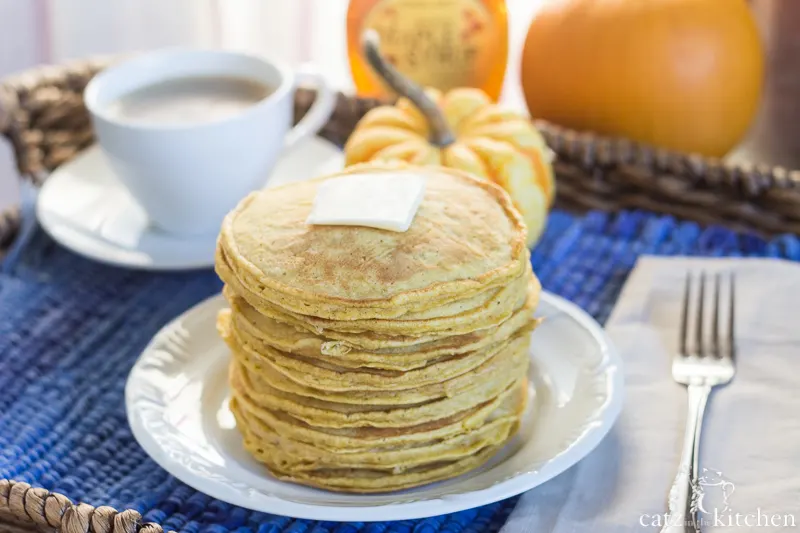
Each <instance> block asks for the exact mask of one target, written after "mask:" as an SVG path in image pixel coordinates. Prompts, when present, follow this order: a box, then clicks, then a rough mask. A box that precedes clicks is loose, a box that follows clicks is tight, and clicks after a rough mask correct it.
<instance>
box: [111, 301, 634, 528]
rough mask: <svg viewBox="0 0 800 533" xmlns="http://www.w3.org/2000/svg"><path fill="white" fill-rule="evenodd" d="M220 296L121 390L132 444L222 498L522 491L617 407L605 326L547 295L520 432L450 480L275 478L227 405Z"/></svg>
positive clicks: (152, 348) (246, 501)
mask: <svg viewBox="0 0 800 533" xmlns="http://www.w3.org/2000/svg"><path fill="white" fill-rule="evenodd" d="M224 306H225V302H224V300H223V299H222V297H221V296H215V297H212V298H210V299H208V300H206V301H205V302H202V303H200V304H199V305H197V306H196V307H194V308H193V309H191V310H189V311H187V312H186V313H184V314H183V315H181V316H180V317H178V318H177V319H175V320H173V321H172V322H171V323H169V324H168V325H167V326H165V327H164V328H163V329H162V330H161V331H160V332H159V333H158V334H157V335H156V336H155V337H154V339H153V340H152V341H151V343H150V344H149V345H148V346H147V348H146V349H145V351H144V353H143V354H142V355H141V357H140V358H139V360H138V361H137V362H136V364H135V365H134V367H133V370H132V371H131V373H130V376H129V378H128V383H127V386H126V389H125V403H126V408H127V412H128V420H129V422H130V425H131V428H132V429H133V434H134V436H135V437H136V439H137V440H138V441H139V444H141V445H142V447H143V448H144V449H145V451H147V453H149V454H150V456H151V457H152V458H153V459H154V460H155V461H156V462H157V463H158V464H160V465H161V466H162V467H164V469H166V470H167V471H168V472H169V473H171V474H172V475H174V476H175V477H177V478H178V479H180V480H181V481H183V482H185V483H187V484H189V485H191V486H192V487H194V488H196V489H197V490H200V491H202V492H205V493H207V494H209V495H211V496H213V497H215V498H219V499H220V500H224V501H226V502H229V503H232V504H235V505H240V506H242V507H247V508H250V509H254V510H257V511H263V512H267V513H273V514H279V515H287V516H291V517H295V518H306V519H313V520H334V521H382V520H404V519H412V518H423V517H427V516H433V515H439V514H444V513H452V512H455V511H461V510H463V509H468V508H472V507H477V506H480V505H485V504H488V503H491V502H495V501H498V500H502V499H504V498H508V497H511V496H514V495H516V494H520V493H521V492H524V491H526V490H528V489H530V488H533V487H535V486H537V485H539V484H541V483H544V482H545V481H547V480H548V479H550V478H552V477H553V476H556V475H558V474H560V473H561V472H563V471H564V470H566V469H567V468H569V467H570V466H572V465H574V464H575V463H577V462H578V461H579V460H580V459H582V458H583V457H585V456H586V455H587V454H588V453H589V452H590V451H592V449H593V448H594V447H595V446H597V444H598V443H599V442H600V440H601V439H602V438H603V437H604V436H605V435H606V433H608V431H609V429H611V426H612V425H613V424H614V421H615V420H616V418H617V415H618V414H619V412H620V408H621V405H622V368H621V363H620V360H619V357H618V356H617V354H616V351H615V350H614V348H613V347H612V345H611V344H610V342H609V340H608V338H607V336H606V334H605V332H604V331H603V329H602V328H601V327H600V326H599V325H598V324H597V322H595V321H594V320H593V319H592V318H591V317H590V316H589V315H587V314H586V313H584V312H583V311H582V310H581V309H579V308H578V307H577V306H575V305H573V304H571V303H569V302H567V301H566V300H564V299H562V298H559V297H557V296H553V295H551V294H543V295H542V301H541V304H540V305H539V309H538V310H537V314H538V315H540V316H542V317H544V318H545V319H546V320H545V322H544V324H542V325H541V326H540V327H539V328H538V329H537V330H536V331H535V332H534V333H533V350H532V354H531V359H532V362H533V365H532V371H531V378H532V381H533V383H534V386H535V389H536V395H535V400H534V401H533V402H531V403H530V405H529V408H528V410H527V412H526V413H525V417H524V420H523V424H522V427H521V430H520V432H519V434H518V435H517V436H516V437H514V439H512V441H511V442H509V444H508V445H506V446H505V447H504V448H503V449H502V450H501V451H500V452H498V454H497V455H496V456H495V457H494V458H493V459H492V460H491V461H489V463H487V464H486V465H484V466H483V467H481V468H479V469H477V470H475V471H472V472H469V473H467V474H464V475H462V476H459V477H456V478H454V479H451V480H448V481H442V482H439V483H434V484H431V485H427V486H424V487H419V488H415V489H410V490H404V491H399V492H393V493H386V494H377V495H354V494H340V493H335V492H328V491H324V490H317V489H312V488H308V487H303V486H300V485H295V484H292V483H287V482H284V481H279V480H277V479H275V478H273V477H272V476H270V474H269V472H268V471H267V470H266V468H264V467H263V466H261V465H260V464H259V463H257V462H256V461H255V460H253V459H252V458H251V457H250V456H249V455H248V454H247V452H246V451H245V450H244V448H243V446H242V441H241V438H240V436H239V433H238V431H237V430H236V427H235V421H234V419H233V415H232V414H231V412H230V411H229V410H228V393H229V391H228V384H227V375H228V373H227V365H228V350H227V348H226V346H225V344H224V343H223V341H222V340H220V339H219V338H218V336H217V334H216V331H215V327H214V324H215V319H216V314H217V311H218V310H219V309H221V308H222V307H224Z"/></svg>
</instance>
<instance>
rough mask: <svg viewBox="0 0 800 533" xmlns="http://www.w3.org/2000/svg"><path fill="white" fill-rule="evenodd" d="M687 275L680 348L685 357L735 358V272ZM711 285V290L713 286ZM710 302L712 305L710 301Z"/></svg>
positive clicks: (689, 273)
mask: <svg viewBox="0 0 800 533" xmlns="http://www.w3.org/2000/svg"><path fill="white" fill-rule="evenodd" d="M709 277H711V276H708V275H706V273H705V272H701V273H700V275H699V276H696V275H693V274H692V273H691V272H688V273H687V274H686V284H685V287H684V293H683V310H682V313H681V327H680V338H679V341H680V342H679V346H680V353H681V355H683V356H684V357H688V356H697V357H706V356H714V357H720V358H721V357H731V358H732V357H733V356H734V353H735V343H734V337H735V331H734V329H735V322H736V317H735V316H734V315H735V312H734V308H735V303H736V280H735V275H734V273H733V272H722V273H720V272H717V273H715V274H713V285H712V284H711V283H709V282H708V281H707V278H709ZM710 285H712V286H710ZM709 299H710V302H709V301H708V300H709ZM709 304H710V305H709Z"/></svg>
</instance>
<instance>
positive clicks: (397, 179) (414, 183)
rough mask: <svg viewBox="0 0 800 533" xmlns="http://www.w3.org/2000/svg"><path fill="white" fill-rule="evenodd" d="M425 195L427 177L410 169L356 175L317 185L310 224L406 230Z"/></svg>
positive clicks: (308, 219)
mask: <svg viewBox="0 0 800 533" xmlns="http://www.w3.org/2000/svg"><path fill="white" fill-rule="evenodd" d="M424 195H425V178H424V177H423V176H417V175H414V174H410V173H407V172H404V173H380V174H370V173H364V174H352V175H350V176H342V177H341V178H333V179H329V180H327V181H324V182H323V183H321V184H320V186H319V187H318V188H317V195H316V197H315V198H314V206H313V208H312V209H311V214H309V215H308V218H307V219H306V224H319V225H332V226H367V227H370V228H378V229H385V230H390V231H399V232H402V231H406V230H408V228H409V227H410V226H411V221H412V220H414V215H416V214H417V209H419V204H420V203H421V202H422V197H423V196H424Z"/></svg>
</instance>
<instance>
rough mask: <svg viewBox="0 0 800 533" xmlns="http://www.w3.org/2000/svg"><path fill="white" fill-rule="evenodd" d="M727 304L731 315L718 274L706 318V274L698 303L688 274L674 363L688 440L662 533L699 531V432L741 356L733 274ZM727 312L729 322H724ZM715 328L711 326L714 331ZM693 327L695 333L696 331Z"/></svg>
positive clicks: (673, 486) (673, 369)
mask: <svg viewBox="0 0 800 533" xmlns="http://www.w3.org/2000/svg"><path fill="white" fill-rule="evenodd" d="M726 278H727V283H724V285H727V292H728V294H729V296H728V298H727V299H728V305H726V306H725V307H726V308H727V313H725V310H724V309H721V306H720V300H721V293H722V292H724V291H725V290H726V287H723V281H722V276H721V275H720V274H716V275H715V276H714V288H713V290H714V293H713V295H712V301H713V306H714V307H713V309H712V310H711V311H712V312H711V316H710V322H711V324H710V325H709V324H706V323H705V322H708V320H705V319H704V317H705V315H706V313H705V304H706V302H705V300H706V285H707V283H706V275H705V273H702V274H700V279H699V287H698V289H697V291H696V292H697V298H696V301H695V305H693V306H692V305H690V302H691V300H692V294H691V293H692V290H691V289H692V275H691V273H690V274H687V275H686V286H685V288H684V294H683V310H682V313H681V327H680V338H679V348H678V353H677V354H675V357H674V358H673V360H672V377H673V379H675V381H677V382H678V383H681V384H683V385H686V389H687V391H688V395H689V401H688V411H687V415H686V433H685V434H684V439H683V451H682V452H681V462H680V466H679V468H678V473H677V475H676V476H675V481H674V482H673V484H672V488H671V489H670V491H669V502H668V503H669V511H668V513H667V520H666V521H665V522H666V525H665V526H664V527H663V528H662V529H661V532H662V533H677V532H679V531H681V532H683V531H693V532H699V531H700V523H701V522H700V520H699V519H698V516H697V510H696V509H693V506H692V495H693V487H695V486H696V483H697V473H698V460H699V451H700V429H701V426H702V425H703V413H704V412H705V408H706V402H707V400H708V396H709V394H710V393H711V389H712V388H713V387H716V386H719V385H725V384H726V383H728V382H729V381H730V380H731V379H733V376H734V374H735V373H736V367H735V366H734V359H735V355H736V346H735V336H734V326H735V295H736V291H735V280H734V276H733V274H730V275H729V276H726ZM723 313H724V314H727V317H726V318H727V320H725V318H723V316H722V315H723ZM709 326H710V327H709ZM690 329H693V330H694V331H693V332H691V331H690Z"/></svg>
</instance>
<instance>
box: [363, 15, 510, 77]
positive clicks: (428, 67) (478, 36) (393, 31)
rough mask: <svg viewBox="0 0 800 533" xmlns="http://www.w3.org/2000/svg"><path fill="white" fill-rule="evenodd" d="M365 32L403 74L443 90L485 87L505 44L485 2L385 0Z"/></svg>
mask: <svg viewBox="0 0 800 533" xmlns="http://www.w3.org/2000/svg"><path fill="white" fill-rule="evenodd" d="M364 27H365V28H371V29H374V30H375V31H377V32H378V34H379V35H380V36H381V52H382V54H383V55H384V57H386V59H387V60H388V61H389V62H390V63H392V64H393V65H394V66H395V67H396V68H397V69H398V70H400V72H402V73H403V74H405V75H406V76H408V77H410V78H411V79H412V80H414V81H415V82H417V83H419V84H421V85H423V86H431V87H438V88H439V89H442V90H448V89H452V88H455V87H470V86H473V87H474V86H481V85H482V84H483V83H484V82H485V80H486V78H487V77H488V76H489V75H490V72H491V67H492V62H493V61H496V60H497V58H496V53H497V48H498V40H499V39H502V38H503V37H502V36H501V35H500V32H499V30H498V28H497V26H496V25H495V24H494V21H493V20H492V17H491V16H490V14H489V12H488V11H487V9H486V7H485V6H484V4H483V2H481V1H480V0H437V1H435V2H431V1H430V0H381V1H380V2H378V3H377V4H376V5H375V6H374V7H373V8H372V9H371V10H370V12H369V14H368V15H367V17H366V19H365V21H364Z"/></svg>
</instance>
